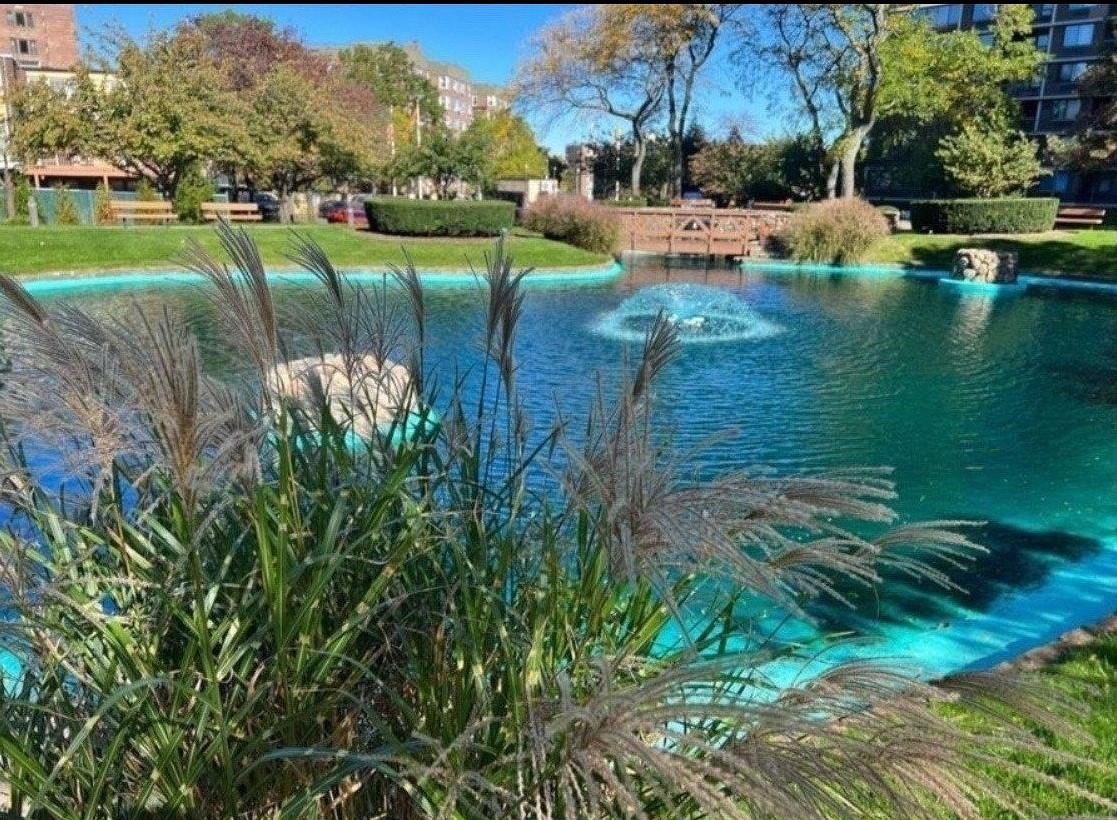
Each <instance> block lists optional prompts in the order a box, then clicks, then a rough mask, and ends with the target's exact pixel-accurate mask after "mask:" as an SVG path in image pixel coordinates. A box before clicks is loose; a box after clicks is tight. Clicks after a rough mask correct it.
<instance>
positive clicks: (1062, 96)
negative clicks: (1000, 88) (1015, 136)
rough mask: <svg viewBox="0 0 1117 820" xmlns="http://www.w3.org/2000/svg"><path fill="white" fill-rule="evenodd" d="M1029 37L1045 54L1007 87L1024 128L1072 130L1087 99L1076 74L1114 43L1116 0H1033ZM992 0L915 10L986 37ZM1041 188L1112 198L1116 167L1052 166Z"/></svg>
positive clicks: (1090, 198)
mask: <svg viewBox="0 0 1117 820" xmlns="http://www.w3.org/2000/svg"><path fill="white" fill-rule="evenodd" d="M1031 6H1032V11H1033V12H1034V14H1035V22H1034V24H1033V26H1032V38H1033V39H1034V41H1035V44H1036V47H1037V48H1038V49H1039V50H1040V51H1042V52H1043V53H1044V54H1045V55H1046V60H1045V61H1044V64H1043V66H1042V68H1041V70H1040V71H1039V72H1038V74H1037V75H1036V77H1035V78H1033V79H1032V80H1031V81H1030V82H1025V83H1019V84H1016V85H1014V86H1012V87H1010V88H1009V89H1008V91H1009V93H1011V94H1012V96H1013V97H1015V98H1016V99H1017V100H1019V102H1020V113H1021V122H1020V127H1021V129H1022V130H1023V131H1025V132H1026V133H1028V134H1030V135H1031V136H1033V137H1036V138H1038V139H1040V140H1043V139H1046V138H1047V137H1049V136H1052V135H1057V136H1065V135H1068V134H1071V133H1073V132H1074V131H1075V130H1076V128H1077V127H1078V126H1079V124H1080V122H1081V119H1082V118H1083V117H1085V116H1087V115H1088V114H1089V106H1090V105H1091V104H1092V101H1091V100H1090V99H1088V98H1085V97H1083V96H1081V95H1080V94H1079V87H1078V86H1079V79H1080V78H1081V77H1082V75H1083V74H1085V73H1086V71H1087V70H1088V69H1089V68H1090V67H1091V66H1092V65H1094V64H1096V63H1098V62H1099V61H1101V60H1102V59H1105V57H1106V55H1107V54H1109V53H1111V52H1112V50H1113V48H1114V37H1115V34H1117V32H1115V29H1114V25H1115V24H1117V4H1114V3H1032V4H1031ZM998 7H999V4H997V3H949V4H924V5H920V6H918V7H917V8H916V9H915V12H914V13H915V14H918V15H920V16H921V17H923V18H925V19H926V20H927V21H928V22H929V23H930V24H931V25H932V26H933V27H934V28H935V29H936V30H938V31H954V30H968V29H973V30H976V31H977V32H978V36H979V37H981V38H982V39H985V40H988V41H991V39H992V36H993V34H992V30H991V28H992V25H993V22H994V21H995V20H996V18H997V9H998ZM1039 187H1040V189H1041V190H1043V191H1044V192H1046V193H1051V194H1052V195H1055V196H1058V197H1059V198H1060V199H1062V200H1064V201H1065V202H1079V203H1099V204H1102V203H1104V204H1117V169H1114V170H1105V171H1092V172H1089V173H1073V172H1069V171H1057V172H1055V173H1054V174H1052V175H1051V176H1049V177H1045V178H1044V179H1043V180H1042V181H1041V183H1040V186H1039Z"/></svg>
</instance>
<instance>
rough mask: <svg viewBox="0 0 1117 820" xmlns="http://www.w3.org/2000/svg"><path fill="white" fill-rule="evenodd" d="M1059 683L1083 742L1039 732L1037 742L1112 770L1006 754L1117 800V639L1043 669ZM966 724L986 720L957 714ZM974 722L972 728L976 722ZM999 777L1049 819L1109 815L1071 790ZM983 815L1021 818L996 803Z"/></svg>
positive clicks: (1105, 640) (1010, 790)
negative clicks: (1071, 708)
mask: <svg viewBox="0 0 1117 820" xmlns="http://www.w3.org/2000/svg"><path fill="white" fill-rule="evenodd" d="M1043 674H1044V675H1049V676H1051V677H1052V678H1053V679H1054V681H1053V682H1054V683H1055V685H1056V687H1057V688H1058V689H1059V690H1060V692H1061V693H1062V697H1061V700H1062V702H1063V705H1064V706H1071V705H1073V710H1074V711H1073V715H1074V718H1073V722H1074V728H1075V730H1076V731H1078V732H1081V733H1083V738H1082V739H1076V738H1070V737H1067V736H1064V735H1062V734H1058V735H1056V734H1053V733H1052V732H1049V731H1046V730H1043V729H1039V728H1036V729H1034V730H1033V732H1034V735H1035V737H1036V739H1037V740H1039V741H1040V742H1041V743H1043V744H1044V745H1045V746H1046V747H1048V748H1050V749H1052V750H1058V751H1059V752H1064V753H1065V752H1070V753H1073V754H1074V755H1076V756H1078V757H1085V758H1088V759H1089V760H1091V761H1092V762H1093V763H1094V764H1097V765H1099V766H1101V767H1102V768H1103V770H1107V771H1104V772H1099V771H1098V770H1096V769H1092V768H1088V767H1083V766H1080V765H1071V766H1068V765H1067V764H1066V763H1064V762H1060V761H1057V760H1055V759H1054V757H1053V756H1050V755H1045V754H1038V753H1028V754H1023V753H1014V754H1008V753H1006V757H1005V759H1006V760H1009V761H1012V762H1013V763H1026V764H1027V765H1028V766H1029V767H1038V769H1039V770H1040V771H1042V772H1043V773H1045V774H1047V775H1051V776H1054V777H1058V778H1061V779H1065V780H1066V781H1069V782H1070V783H1073V784H1075V785H1077V786H1080V787H1083V788H1085V789H1087V790H1089V791H1091V792H1093V793H1094V794H1098V795H1102V796H1104V797H1105V798H1107V799H1109V800H1111V801H1117V635H1108V636H1104V637H1100V638H1098V639H1097V640H1096V641H1094V642H1093V643H1092V644H1090V645H1088V646H1085V647H1081V648H1078V649H1074V650H1072V651H1071V652H1070V653H1069V654H1068V655H1067V656H1066V657H1064V658H1063V659H1062V660H1061V661H1059V662H1057V663H1055V664H1052V665H1051V666H1049V667H1047V668H1046V669H1044V671H1043ZM956 717H957V719H958V720H959V721H960V722H961V723H962V725H967V726H968V725H980V724H981V723H982V722H983V720H984V719H983V717H982V716H981V715H980V714H978V713H976V712H970V713H964V714H958V715H956ZM971 721H973V722H974V723H973V724H971V723H970V722H971ZM990 774H992V776H993V778H994V779H995V780H996V781H997V782H998V783H999V784H1000V785H1001V786H1002V787H1003V788H1004V789H1005V790H1006V791H1007V792H1008V793H1009V794H1011V795H1014V796H1015V797H1017V798H1018V799H1024V800H1026V801H1027V802H1028V803H1029V804H1031V805H1034V806H1036V807H1037V808H1039V810H1040V811H1041V812H1042V813H1043V816H1051V817H1065V816H1093V817H1103V816H1105V817H1108V816H1109V814H1108V813H1106V812H1104V811H1103V810H1102V809H1101V808H1099V807H1098V806H1097V805H1095V804H1093V803H1091V802H1090V801H1088V800H1085V799H1083V798H1081V797H1077V796H1075V795H1073V794H1070V793H1068V792H1067V791H1066V790H1063V789H1058V788H1055V787H1052V786H1047V785H1042V784H1037V783H1036V782H1035V781H1033V780H1030V779H1028V778H1024V777H1021V776H1019V775H1015V774H1012V773H1010V772H1008V771H1005V770H1004V769H996V770H993V771H991V772H990ZM981 808H982V816H984V817H988V818H1007V817H1012V816H1015V815H1012V814H1009V813H1007V812H1005V811H1004V810H1003V809H1002V808H1000V807H998V806H997V805H995V803H994V802H993V801H992V800H988V801H985V802H984V805H983V806H982V807H981Z"/></svg>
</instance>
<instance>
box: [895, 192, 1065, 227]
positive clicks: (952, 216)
mask: <svg viewBox="0 0 1117 820" xmlns="http://www.w3.org/2000/svg"><path fill="white" fill-rule="evenodd" d="M1058 210H1059V200H1057V199H1054V198H1046V197H1045V198H1038V197H1035V198H1024V197H1020V198H1014V199H917V200H915V201H914V202H912V203H911V227H912V230H916V231H922V232H924V233H967V234H968V233H1042V232H1043V231H1049V230H1051V229H1052V228H1053V227H1055V215H1056V213H1058Z"/></svg>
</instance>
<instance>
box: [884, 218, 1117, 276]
mask: <svg viewBox="0 0 1117 820" xmlns="http://www.w3.org/2000/svg"><path fill="white" fill-rule="evenodd" d="M959 248H993V249H996V250H1002V251H1016V252H1017V253H1018V254H1019V256H1020V269H1021V270H1022V271H1024V272H1026V273H1052V274H1059V275H1065V276H1097V277H1102V278H1106V279H1117V230H1111V229H1107V228H1101V229H1096V230H1080V231H1048V232H1047V233H1041V234H1021V235H1019V236H1000V235H998V236H962V235H959V234H941V235H936V234H917V233H898V234H893V235H892V236H890V237H888V239H885V240H883V241H882V242H879V243H878V244H876V245H874V246H873V247H872V248H871V249H870V251H869V254H868V256H867V257H866V259H865V261H866V262H869V263H877V264H880V263H894V264H900V265H924V266H927V267H933V268H945V269H949V268H950V266H951V263H952V262H953V260H954V252H955V251H956V250H958V249H959Z"/></svg>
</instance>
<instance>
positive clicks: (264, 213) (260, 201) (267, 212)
mask: <svg viewBox="0 0 1117 820" xmlns="http://www.w3.org/2000/svg"><path fill="white" fill-rule="evenodd" d="M252 201H253V202H255V203H256V207H257V208H259V209H260V216H261V217H262V218H263V220H264V221H265V222H278V221H279V197H277V196H276V195H275V194H269V193H267V192H266V191H257V192H256V194H255V195H253V197H252Z"/></svg>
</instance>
